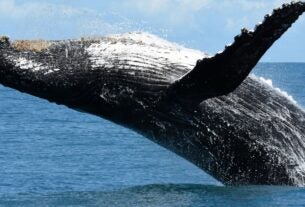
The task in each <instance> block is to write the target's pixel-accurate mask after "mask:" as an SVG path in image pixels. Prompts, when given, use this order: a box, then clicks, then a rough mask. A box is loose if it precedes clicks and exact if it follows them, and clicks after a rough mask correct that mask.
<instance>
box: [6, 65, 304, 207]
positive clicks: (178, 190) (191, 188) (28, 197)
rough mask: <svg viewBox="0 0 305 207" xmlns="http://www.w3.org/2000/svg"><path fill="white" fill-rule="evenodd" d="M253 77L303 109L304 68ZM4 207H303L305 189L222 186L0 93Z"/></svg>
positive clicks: (134, 143) (92, 120)
mask: <svg viewBox="0 0 305 207" xmlns="http://www.w3.org/2000/svg"><path fill="white" fill-rule="evenodd" d="M254 73H255V75H256V76H262V77H264V78H266V79H271V80H272V81H273V85H274V86H275V87H278V88H281V89H282V90H284V91H286V92H288V94H289V95H291V96H293V98H294V99H295V100H296V101H297V102H298V104H299V105H300V106H303V107H304V106H305V87H304V83H305V64H302V63H261V64H259V65H258V66H257V67H256V69H255V70H254ZM215 124H217V123H215ZM0 206H158V207H162V206H192V207H199V206H232V207H233V206H234V207H238V206H248V207H250V206H305V189H304V188H297V187H283V186H241V187H226V186H223V185H222V184H221V183H219V182H218V181H216V180H214V179H213V178H212V177H210V176H209V175H207V174H206V173H204V172H203V171H202V170H200V169H198V168H196V167H195V166H193V165H192V164H190V163H188V162H187V161H185V160H183V159H182V158H180V157H178V156H177V155H175V154H173V153H171V152H169V151H167V150H165V149H163V148H161V147H159V146H158V145H156V144H154V143H152V142H150V141H149V140H147V139H146V138H144V137H142V136H140V135H138V134H136V133H134V132H132V131H130V130H129V129H125V128H123V127H120V126H117V125H115V124H113V123H111V122H109V121H106V120H103V119H101V118H99V117H95V116H92V115H88V114H83V113H79V112H76V111H73V110H71V109H68V108H66V107H64V106H58V105H55V104H50V103H48V102H47V101H44V100H41V99H38V98H35V97H32V96H29V95H26V94H22V93H20V92H17V91H15V90H12V89H9V88H5V87H2V86H0Z"/></svg>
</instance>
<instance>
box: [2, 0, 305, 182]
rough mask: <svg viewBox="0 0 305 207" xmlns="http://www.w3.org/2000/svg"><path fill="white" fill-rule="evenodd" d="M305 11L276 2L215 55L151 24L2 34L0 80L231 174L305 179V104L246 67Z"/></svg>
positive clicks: (223, 176) (233, 178)
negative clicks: (44, 34) (162, 35)
mask: <svg viewBox="0 0 305 207" xmlns="http://www.w3.org/2000/svg"><path fill="white" fill-rule="evenodd" d="M304 11H305V3H302V2H294V3H291V4H289V5H285V6H283V7H282V8H280V9H277V10H275V11H274V13H273V14H272V15H271V16H267V17H266V18H265V21H264V22H263V23H262V24H261V25H258V26H257V27H256V29H255V31H253V32H249V31H247V30H243V32H242V34H241V35H240V36H237V37H236V38H235V42H234V43H233V44H232V45H231V46H228V47H227V48H226V49H225V50H224V51H223V52H222V53H219V54H217V55H215V56H213V57H210V56H208V55H206V54H205V53H202V52H200V51H195V50H191V49H186V48H184V47H181V46H178V45H176V44H173V43H169V42H167V41H165V40H161V39H159V38H157V37H155V36H153V35H150V34H146V33H129V34H124V35H115V36H109V37H104V38H100V39H96V40H70V41H53V42H50V41H40V42H39V41H36V42H29V41H19V42H15V43H10V42H9V41H8V39H7V38H2V40H1V46H0V49H1V52H0V83H2V84H3V85H5V86H9V87H12V88H15V89H17V90H19V91H22V92H27V93H30V94H32V95H35V96H38V97H41V98H45V99H47V100H49V101H51V102H55V103H58V104H64V105H66V106H68V107H70V108H73V109H75V110H79V111H83V112H87V113H91V114H94V115H97V116H100V117H103V118H106V119H109V120H111V121H113V122H115V123H118V124H120V125H123V126H126V127H128V128H131V129H133V130H135V131H137V132H138V133H140V134H142V135H144V136H146V137H148V138H149V139H151V140H152V141H154V142H156V143H158V144H159V145H161V146H163V147H165V148H167V149H169V150H171V151H173V152H175V153H176V154H178V155H180V156H182V157H184V158H185V159H187V160H189V161H190V162H192V163H194V164H195V165H196V166H198V167H200V168H201V169H203V170H205V171H206V172H208V173H209V174H211V175H212V176H214V177H215V178H216V179H218V180H219V181H221V182H223V183H224V184H230V185H237V184H277V185H304V184H305V181H304V178H305V113H304V111H303V110H301V109H300V108H299V107H298V106H297V105H296V104H295V103H294V102H292V101H291V100H289V99H287V97H285V96H284V95H283V94H282V93H280V91H278V90H275V89H274V88H272V87H270V86H269V85H268V84H266V83H264V82H263V81H261V80H260V79H259V78H257V77H255V76H248V75H249V73H250V71H251V70H252V68H253V67H254V66H255V65H256V63H257V62H258V60H259V59H260V58H261V56H262V55H263V54H264V53H265V51H266V50H267V49H268V48H269V47H270V46H271V45H272V44H273V42H274V41H275V40H276V39H278V38H279V37H280V36H281V35H282V34H283V33H284V32H285V31H286V30H287V29H288V28H289V27H290V25H291V24H292V23H293V22H294V21H295V20H296V19H297V17H298V16H299V15H300V14H302V13H303V12H304ZM202 58H204V59H202ZM200 59H202V60H200ZM198 60H200V61H198ZM197 61H198V62H197Z"/></svg>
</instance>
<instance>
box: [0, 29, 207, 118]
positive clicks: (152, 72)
mask: <svg viewBox="0 0 305 207" xmlns="http://www.w3.org/2000/svg"><path fill="white" fill-rule="evenodd" d="M0 41H1V43H0V45H1V46H0V48H1V53H0V82H1V83H2V84H3V85H5V86H9V87H12V88H15V89H17V90H19V91H22V92H27V93H30V94H32V95H35V96H38V97H41V98H44V99H47V100H49V101H51V102H55V103H58V104H64V105H67V106H68V107H71V108H73V109H76V110H80V111H86V112H89V113H93V114H97V115H99V116H102V117H105V118H108V119H111V120H114V121H118V122H126V120H128V119H130V118H131V117H137V114H138V113H141V112H143V111H144V110H148V109H149V108H150V107H153V106H154V105H155V104H156V102H157V101H158V100H159V99H160V97H162V94H164V92H165V91H166V90H167V89H168V87H169V86H170V85H171V84H172V83H173V82H174V81H175V80H177V79H178V78H179V77H181V76H183V75H184V74H185V73H187V72H188V71H190V70H192V69H193V68H194V66H195V64H196V62H197V60H198V59H200V58H202V57H205V56H206V54H204V53H202V52H199V51H195V50H191V49H186V48H184V47H182V46H178V45H176V44H173V43H169V42H167V41H165V40H162V39H160V38H158V37H156V36H154V35H150V34H147V33H128V34H123V35H113V36H109V37H103V38H98V39H83V38H82V39H80V40H67V41H43V40H36V41H25V40H21V41H10V40H9V38H8V37H2V38H1V39H0ZM129 122H130V121H129Z"/></svg>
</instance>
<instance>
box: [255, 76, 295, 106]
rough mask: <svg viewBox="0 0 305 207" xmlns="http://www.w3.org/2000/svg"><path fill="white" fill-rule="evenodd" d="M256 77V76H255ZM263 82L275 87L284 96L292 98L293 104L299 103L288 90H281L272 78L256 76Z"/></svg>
mask: <svg viewBox="0 0 305 207" xmlns="http://www.w3.org/2000/svg"><path fill="white" fill-rule="evenodd" d="M254 77H256V76H254ZM256 78H257V79H258V80H259V81H260V82H261V83H263V84H265V85H268V86H269V87H271V88H273V89H274V90H276V91H277V92H278V93H279V94H280V95H282V96H284V97H285V98H287V99H288V100H290V101H291V102H292V103H293V104H295V105H298V102H297V101H296V100H295V99H294V98H293V97H292V96H291V95H289V94H288V93H287V92H286V91H283V90H281V89H280V88H277V87H274V86H273V82H272V80H271V79H266V78H263V77H256Z"/></svg>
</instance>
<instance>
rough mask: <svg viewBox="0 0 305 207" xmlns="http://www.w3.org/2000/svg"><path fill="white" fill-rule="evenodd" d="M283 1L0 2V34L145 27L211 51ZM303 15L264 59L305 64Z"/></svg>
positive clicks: (62, 35)
mask: <svg viewBox="0 0 305 207" xmlns="http://www.w3.org/2000/svg"><path fill="white" fill-rule="evenodd" d="M284 2H289V1H285V0H268V1H262V0H223V1H220V0H214V1H213V0H111V1H109V0H99V1H98V0H90V1H89V0H53V1H51V0H39V1H38V0H0V22H1V27H0V35H1V34H2V35H8V36H10V37H11V38H12V39H36V38H40V39H69V38H79V37H80V36H100V35H105V34H113V33H123V32H129V31H146V32H150V33H153V34H156V35H158V36H161V37H163V38H165V39H168V40H170V41H175V42H178V43H180V44H183V45H185V46H187V47H190V48H195V49H199V50H202V51H205V52H208V53H210V54H213V53H215V52H218V51H221V50H222V49H223V48H224V45H225V44H229V43H231V42H232V41H233V37H234V36H235V35H237V34H239V33H240V29H241V28H243V27H247V28H249V29H252V28H253V27H254V26H255V24H256V23H258V22H259V21H261V20H262V19H263V17H264V15H265V14H267V13H270V12H271V11H272V9H273V8H274V7H276V6H278V5H280V4H282V3H284ZM304 39H305V15H304V16H302V17H301V18H300V19H299V21H298V22H297V23H296V24H295V25H293V27H292V28H291V29H290V31H289V32H288V33H286V34H285V35H284V36H283V37H282V39H281V40H279V41H278V42H277V43H276V44H275V45H274V46H273V47H272V49H271V50H269V51H268V53H267V54H266V55H265V57H264V58H263V61H272V62H305V41H304Z"/></svg>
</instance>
